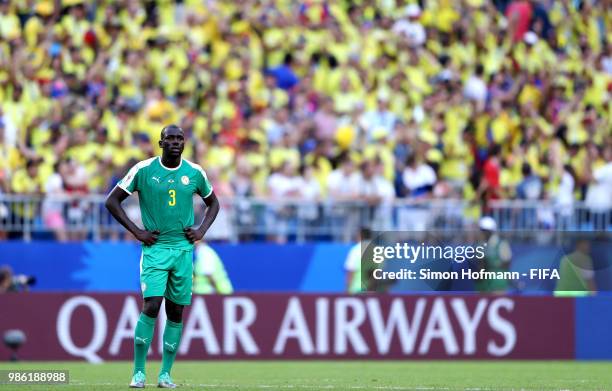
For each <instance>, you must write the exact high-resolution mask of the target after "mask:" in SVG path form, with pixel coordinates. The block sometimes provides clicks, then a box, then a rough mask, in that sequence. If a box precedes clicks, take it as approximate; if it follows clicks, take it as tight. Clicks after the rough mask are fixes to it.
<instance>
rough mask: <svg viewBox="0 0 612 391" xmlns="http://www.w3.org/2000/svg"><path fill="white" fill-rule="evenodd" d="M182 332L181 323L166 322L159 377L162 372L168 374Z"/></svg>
mask: <svg viewBox="0 0 612 391" xmlns="http://www.w3.org/2000/svg"><path fill="white" fill-rule="evenodd" d="M182 331H183V323H175V322H172V321H171V320H166V329H165V330H164V353H163V354H162V367H161V370H160V372H159V373H160V375H161V374H162V373H164V372H168V374H170V370H171V369H172V364H173V363H174V359H175V358H176V352H177V351H178V348H179V343H180V342H181V332H182Z"/></svg>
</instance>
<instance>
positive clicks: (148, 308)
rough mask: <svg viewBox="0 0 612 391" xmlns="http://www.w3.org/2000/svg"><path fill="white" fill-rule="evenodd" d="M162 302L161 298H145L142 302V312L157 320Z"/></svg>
mask: <svg viewBox="0 0 612 391" xmlns="http://www.w3.org/2000/svg"><path fill="white" fill-rule="evenodd" d="M162 300H163V297H147V298H146V299H145V301H144V306H143V308H142V312H143V313H144V314H145V315H146V316H148V317H150V318H157V315H159V309H160V308H161V303H162Z"/></svg>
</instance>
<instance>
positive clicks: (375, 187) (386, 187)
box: [360, 175, 395, 201]
mask: <svg viewBox="0 0 612 391" xmlns="http://www.w3.org/2000/svg"><path fill="white" fill-rule="evenodd" d="M360 195H362V196H366V197H372V196H375V197H379V198H380V199H381V201H393V198H394V197H395V189H394V188H393V184H392V183H391V182H389V181H388V180H387V179H385V178H384V177H382V176H380V175H375V176H373V177H371V178H370V179H366V178H362V180H361V186H360Z"/></svg>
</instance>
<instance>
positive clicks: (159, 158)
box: [157, 156, 183, 171]
mask: <svg viewBox="0 0 612 391" xmlns="http://www.w3.org/2000/svg"><path fill="white" fill-rule="evenodd" d="M157 159H158V160H159V165H160V166H162V167H163V168H165V169H166V170H169V171H176V170H178V169H179V168H181V166H182V165H183V158H181V162H180V163H179V165H178V166H176V167H174V168H170V167H166V166H164V163H162V160H161V156H158V157H157Z"/></svg>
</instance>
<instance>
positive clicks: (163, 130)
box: [159, 124, 183, 140]
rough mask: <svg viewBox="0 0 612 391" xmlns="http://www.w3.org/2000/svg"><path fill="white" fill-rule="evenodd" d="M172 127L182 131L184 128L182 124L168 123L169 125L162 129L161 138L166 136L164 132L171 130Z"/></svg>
mask: <svg viewBox="0 0 612 391" xmlns="http://www.w3.org/2000/svg"><path fill="white" fill-rule="evenodd" d="M170 129H176V130H180V131H181V132H182V131H183V129H182V128H181V127H180V126H178V125H174V124H172V125H167V126H164V127H163V128H162V130H161V133H160V135H159V138H160V140H161V139H163V138H164V132H165V131H166V130H170Z"/></svg>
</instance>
